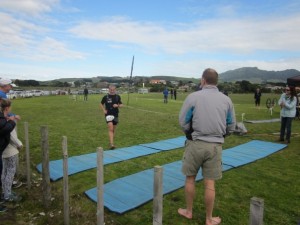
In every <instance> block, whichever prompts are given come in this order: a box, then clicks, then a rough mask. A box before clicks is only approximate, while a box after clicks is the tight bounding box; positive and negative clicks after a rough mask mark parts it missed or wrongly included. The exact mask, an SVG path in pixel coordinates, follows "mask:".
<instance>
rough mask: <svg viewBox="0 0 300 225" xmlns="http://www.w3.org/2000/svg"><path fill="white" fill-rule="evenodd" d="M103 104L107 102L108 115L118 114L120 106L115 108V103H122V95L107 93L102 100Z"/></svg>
mask: <svg viewBox="0 0 300 225" xmlns="http://www.w3.org/2000/svg"><path fill="white" fill-rule="evenodd" d="M101 104H102V105H103V104H105V109H106V110H107V114H106V115H113V116H116V117H117V116H118V114H119V108H114V107H113V105H114V104H122V101H121V97H120V95H117V94H116V95H109V94H108V95H105V96H103V98H102V100H101Z"/></svg>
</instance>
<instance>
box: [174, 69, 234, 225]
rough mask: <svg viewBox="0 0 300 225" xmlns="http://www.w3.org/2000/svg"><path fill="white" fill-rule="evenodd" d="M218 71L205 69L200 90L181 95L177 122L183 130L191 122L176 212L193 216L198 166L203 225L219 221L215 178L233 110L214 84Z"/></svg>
mask: <svg viewBox="0 0 300 225" xmlns="http://www.w3.org/2000/svg"><path fill="white" fill-rule="evenodd" d="M217 82H218V73H217V72H216V71H215V70H214V69H210V68H209V69H206V70H204V72H203V74H202V79H201V87H202V90H201V91H197V92H194V93H192V94H190V95H188V97H187V98H186V99H185V101H184V103H183V106H182V108H181V111H180V115H179V124H180V126H181V127H182V129H183V131H184V132H185V133H186V132H187V131H188V130H190V124H191V123H192V129H193V132H192V134H191V140H186V144H185V152H184V155H183V160H182V161H183V162H182V172H183V174H184V175H185V176H186V180H185V202H186V208H179V209H178V213H179V214H180V215H181V216H183V217H185V218H187V219H192V217H193V201H194V198H195V190H196V189H195V178H196V176H197V173H198V172H199V170H200V168H201V169H202V176H203V179H204V188H205V190H204V204H205V208H206V221H205V224H206V225H216V224H220V223H221V218H220V217H213V208H214V202H215V180H218V179H221V178H222V144H223V143H224V136H225V135H226V130H234V127H235V112H234V107H233V104H232V101H231V100H230V98H229V97H228V96H226V95H224V94H222V93H221V92H219V90H218V88H217V86H216V85H217Z"/></svg>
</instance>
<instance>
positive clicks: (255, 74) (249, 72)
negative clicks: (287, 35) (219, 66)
mask: <svg viewBox="0 0 300 225" xmlns="http://www.w3.org/2000/svg"><path fill="white" fill-rule="evenodd" d="M297 75H300V71H298V70H295V69H289V70H283V71H267V70H260V69H258V68H257V67H242V68H239V69H235V70H229V71H227V72H224V73H221V74H220V75H219V76H220V81H221V82H236V81H242V80H247V81H249V82H251V83H256V84H260V83H266V82H274V83H276V82H284V83H286V79H287V78H289V77H292V76H297Z"/></svg>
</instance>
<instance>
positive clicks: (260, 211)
mask: <svg viewBox="0 0 300 225" xmlns="http://www.w3.org/2000/svg"><path fill="white" fill-rule="evenodd" d="M263 217H264V200H263V199H261V198H257V197H252V198H251V201H250V222H249V225H263Z"/></svg>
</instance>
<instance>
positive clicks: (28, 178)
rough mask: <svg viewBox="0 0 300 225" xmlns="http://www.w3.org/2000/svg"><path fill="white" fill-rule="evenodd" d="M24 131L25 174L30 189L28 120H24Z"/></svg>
mask: <svg viewBox="0 0 300 225" xmlns="http://www.w3.org/2000/svg"><path fill="white" fill-rule="evenodd" d="M24 132H25V135H24V137H25V151H26V175H27V189H28V190H30V189H31V176H30V174H31V169H30V151H29V136H28V122H24Z"/></svg>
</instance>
